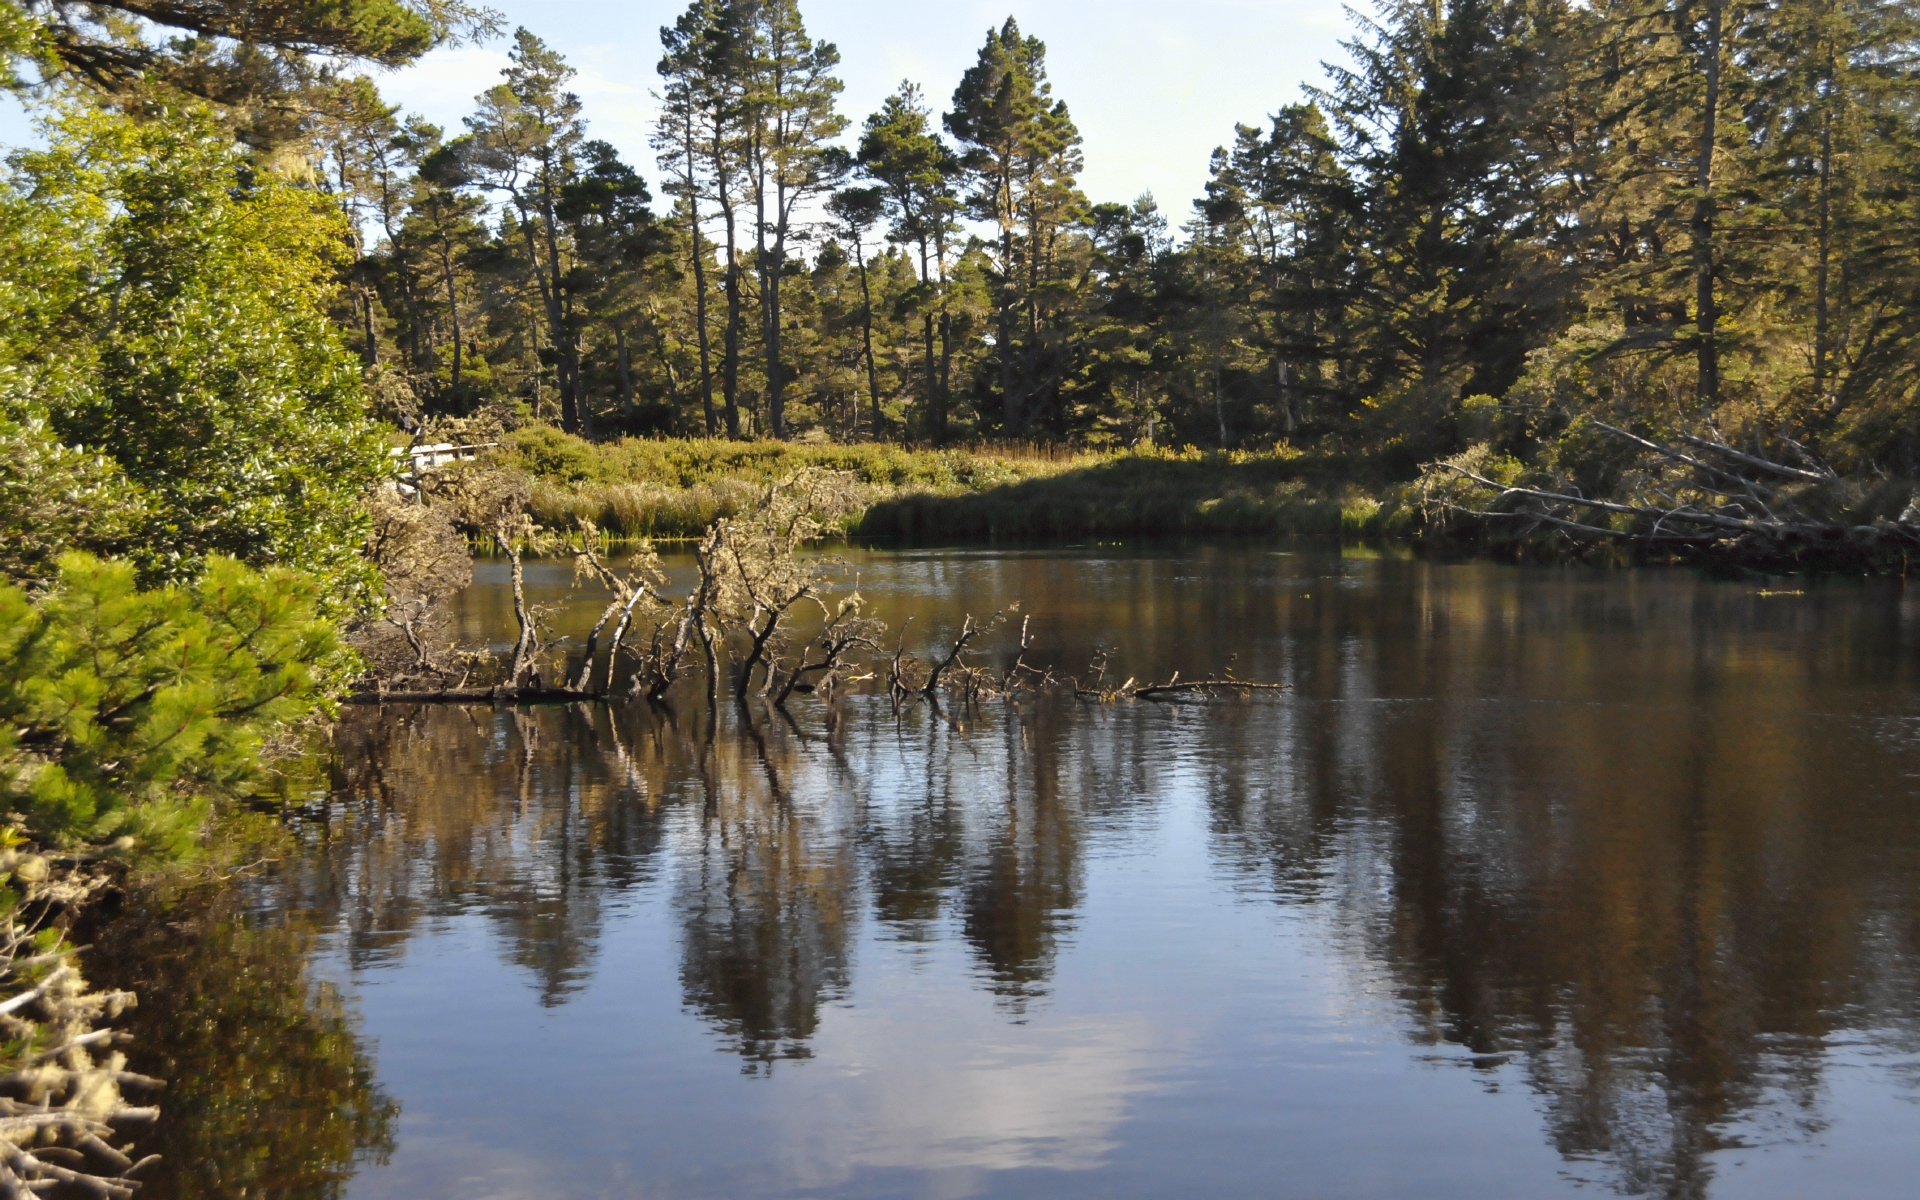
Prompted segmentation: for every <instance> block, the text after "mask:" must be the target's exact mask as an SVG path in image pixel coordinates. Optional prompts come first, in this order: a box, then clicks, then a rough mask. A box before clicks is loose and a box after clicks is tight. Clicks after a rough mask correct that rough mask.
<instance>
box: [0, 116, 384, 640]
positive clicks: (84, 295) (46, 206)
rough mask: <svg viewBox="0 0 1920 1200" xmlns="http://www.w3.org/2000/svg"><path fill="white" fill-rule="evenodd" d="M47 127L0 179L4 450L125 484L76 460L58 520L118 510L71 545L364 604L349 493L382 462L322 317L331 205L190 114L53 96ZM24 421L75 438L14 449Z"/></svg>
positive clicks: (155, 570) (336, 221) (26, 431)
mask: <svg viewBox="0 0 1920 1200" xmlns="http://www.w3.org/2000/svg"><path fill="white" fill-rule="evenodd" d="M45 131H46V133H47V136H48V138H49V141H50V144H49V146H48V147H47V148H46V149H44V150H33V151H21V152H17V153H16V154H15V155H14V156H13V158H12V159H11V162H10V169H9V171H8V174H7V177H6V180H5V186H4V189H0V400H4V401H5V404H6V410H5V412H6V417H7V420H8V424H7V425H6V426H5V428H4V429H0V434H4V436H5V437H6V438H7V440H8V443H9V444H10V445H18V446H22V447H25V448H24V449H20V450H13V451H10V452H9V453H10V457H17V458H18V457H32V458H37V459H39V460H42V461H51V460H60V459H62V457H63V454H64V458H65V459H66V460H71V461H75V462H78V461H82V460H83V459H87V458H89V457H91V456H98V457H104V458H105V459H106V460H109V461H110V462H111V463H112V464H113V466H114V468H115V469H116V471H117V473H118V474H120V475H121V476H123V477H124V481H125V483H126V485H127V487H126V488H124V489H122V488H119V487H117V486H112V485H109V483H108V482H107V480H106V478H105V475H104V474H103V473H102V472H101V471H97V470H93V469H92V468H89V472H90V475H91V481H90V482H89V483H87V484H86V485H85V486H81V487H80V494H77V495H76V497H75V504H76V506H77V508H76V512H75V514H74V516H73V519H72V522H71V523H72V524H73V525H74V526H75V527H76V529H77V530H78V529H82V527H85V526H88V525H89V523H90V522H92V521H94V518H93V517H91V516H87V515H85V514H84V513H81V512H80V511H78V510H79V509H86V510H88V511H89V512H91V511H97V506H96V504H95V503H94V502H95V501H98V502H101V503H106V502H111V504H112V505H113V507H114V508H115V509H116V510H119V512H120V513H121V515H122V516H123V517H124V518H125V519H126V520H127V522H128V526H129V527H128V528H126V530H125V532H124V536H119V531H118V530H116V531H114V532H115V534H116V537H115V538H96V537H82V538H81V539H80V540H79V543H78V544H81V545H84V546H87V547H89V548H94V549H103V550H114V549H121V548H122V547H124V550H123V552H124V553H127V554H129V555H131V556H132V557H133V558H134V560H135V561H136V562H137V563H138V564H139V566H140V568H141V570H142V572H143V575H144V576H145V577H146V578H147V579H149V580H166V581H172V582H180V581H184V580H188V579H191V578H193V577H194V576H195V575H196V574H198V573H199V571H200V570H201V569H202V566H203V565H204V563H205V562H206V560H207V559H208V557H209V556H213V555H225V556H229V557H233V558H238V559H241V560H244V561H246V562H250V563H253V564H256V565H261V566H265V565H276V566H287V567H293V568H297V569H300V570H304V571H308V572H311V573H313V574H314V575H315V576H316V577H318V578H319V579H320V580H322V581H323V583H324V585H325V588H326V592H327V595H328V597H329V600H330V602H331V603H334V604H337V605H351V604H355V603H359V602H363V601H364V600H365V599H366V598H367V597H368V595H369V592H368V590H367V589H368V585H369V582H370V581H369V577H368V574H367V572H366V570H365V567H364V565H363V564H362V563H361V561H360V559H359V554H358V551H359V546H360V544H361V543H362V541H363V540H364V536H365V534H364V529H365V519H364V516H363V514H362V513H361V512H360V500H361V498H362V497H363V496H364V495H365V493H366V492H367V491H368V489H369V488H371V487H372V486H374V484H375V483H376V482H377V481H378V480H380V479H381V478H382V477H383V476H384V475H385V474H386V471H387V466H386V459H385V451H384V447H383V445H382V443H381V441H380V439H379V438H378V437H377V435H376V434H375V432H374V430H373V427H372V426H371V425H370V424H369V423H368V422H367V421H366V420H365V418H364V415H363V413H364V407H365V400H364V395H363V389H362V386H361V383H360V376H359V364H358V363H357V362H356V361H355V359H354V358H353V357H352V356H351V355H349V354H348V353H347V352H346V351H345V350H344V349H343V347H342V346H341V345H340V343H339V340H338V338H337V336H336V334H335V333H334V331H333V329H332V327H331V326H330V324H329V322H328V321H327V319H326V316H325V310H326V305H327V304H328V303H329V302H330V299H331V297H332V295H333V293H334V290H335V287H336V271H337V269H338V266H339V264H340V250H341V246H342V244H343V241H344V232H345V230H344V227H343V224H342V220H341V218H340V216H339V215H338V213H337V212H336V211H335V210H334V209H333V208H332V206H331V205H329V204H327V203H326V202H325V201H324V200H322V199H321V198H320V197H318V196H316V195H314V194H313V193H311V192H308V191H303V190H301V189H298V188H295V187H293V186H291V185H289V184H288V183H286V182H283V181H281V180H280V179H278V178H277V177H275V176H274V175H272V174H271V173H268V172H263V171H259V170H257V169H255V168H254V167H252V166H251V165H250V164H249V163H248V162H247V161H246V160H245V159H244V158H243V157H242V156H241V155H240V153H239V152H238V150H237V149H236V148H235V146H234V145H233V144H232V142H231V141H230V140H228V139H227V138H226V137H225V136H224V135H222V134H221V133H220V132H219V131H218V130H217V128H216V127H214V125H213V124H212V123H211V120H210V118H208V117H207V116H205V115H204V114H202V113H197V112H194V111H176V112H172V113H168V114H165V115H163V116H159V117H157V118H156V119H153V120H146V121H142V120H136V119H134V118H131V117H128V116H123V115H118V114H113V113H107V112H101V111H94V110H88V109H83V108H78V107H70V108H67V109H64V110H61V111H58V112H56V113H55V114H54V115H53V116H52V117H51V118H50V119H49V120H48V121H47V122H46V124H45ZM43 422H44V427H45V429H46V430H49V431H51V432H52V433H54V434H55V435H56V436H57V437H58V438H59V439H60V441H61V442H63V443H65V444H67V445H69V446H74V447H79V448H81V449H80V450H79V451H76V452H72V453H65V452H63V454H56V453H55V452H53V451H51V450H47V449H46V448H45V447H44V446H42V448H41V449H38V450H34V449H32V448H31V447H32V441H31V439H32V437H33V436H37V435H33V434H32V433H31V431H32V430H35V429H38V428H39V427H40V425H41V423H43ZM76 486H79V485H76ZM127 492H137V494H138V497H139V499H138V502H137V503H133V502H131V500H130V497H129V496H128V495H127V494H126V493H127ZM83 531H84V530H83Z"/></svg>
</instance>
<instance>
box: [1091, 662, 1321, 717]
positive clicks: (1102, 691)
mask: <svg viewBox="0 0 1920 1200" xmlns="http://www.w3.org/2000/svg"><path fill="white" fill-rule="evenodd" d="M1109 660H1110V654H1109V652H1107V651H1104V650H1103V651H1101V652H1100V653H1099V654H1097V655H1095V656H1094V659H1093V664H1092V665H1093V668H1094V682H1093V686H1092V687H1082V686H1081V685H1080V681H1079V680H1078V679H1075V680H1074V681H1073V694H1074V696H1075V697H1077V698H1079V699H1082V700H1096V701H1098V702H1100V703H1101V704H1112V703H1113V702H1115V701H1116V700H1165V699H1169V698H1171V697H1175V696H1228V695H1238V696H1242V697H1246V696H1252V695H1254V694H1256V693H1268V694H1272V693H1279V692H1286V691H1291V690H1292V687H1291V685H1289V684H1284V683H1261V682H1258V681H1256V680H1252V679H1241V678H1239V677H1238V676H1236V675H1235V674H1234V673H1233V672H1232V671H1231V670H1227V671H1223V672H1221V673H1220V674H1219V675H1212V676H1208V677H1207V678H1205V679H1185V680H1183V679H1181V678H1180V672H1178V671H1175V672H1174V673H1173V677H1172V678H1171V679H1169V680H1167V681H1166V682H1165V683H1152V682H1148V683H1141V682H1140V681H1138V680H1136V679H1134V678H1133V677H1132V676H1128V677H1127V681H1126V682H1125V683H1122V684H1120V685H1119V686H1118V687H1111V688H1110V687H1107V686H1106V678H1107V665H1108V662H1109Z"/></svg>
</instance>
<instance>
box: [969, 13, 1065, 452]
mask: <svg viewBox="0 0 1920 1200" xmlns="http://www.w3.org/2000/svg"><path fill="white" fill-rule="evenodd" d="M1046 56H1047V48H1046V46H1045V44H1044V43H1042V42H1041V41H1040V39H1038V38H1033V37H1023V36H1022V35H1021V33H1020V27H1019V25H1018V24H1016V23H1015V22H1014V20H1013V18H1011V17H1009V18H1007V21H1006V24H1004V25H1002V26H1001V27H1000V29H999V30H998V31H990V32H989V33H988V34H987V40H986V44H985V45H984V46H982V47H981V48H980V55H979V59H978V61H977V62H976V63H975V64H974V65H973V66H971V67H969V68H967V71H966V73H965V74H964V75H963V76H961V79H960V86H959V87H957V88H956V89H954V93H953V111H952V112H950V113H948V114H947V116H946V119H945V120H946V127H947V132H949V133H951V134H952V135H953V136H954V139H955V140H956V141H958V142H959V143H960V145H961V146H962V148H963V153H962V156H961V163H962V165H963V167H964V168H965V170H966V172H967V178H968V182H969V185H970V191H969V194H968V195H967V204H968V211H969V212H970V213H971V215H972V216H973V217H974V218H975V219H976V220H979V221H983V222H985V223H987V224H989V225H991V226H993V227H994V229H995V230H996V232H997V234H998V240H997V242H996V256H995V261H994V267H995V275H996V277H997V278H996V280H995V283H996V285H997V292H998V295H997V296H996V297H995V309H996V312H995V326H996V328H995V345H994V354H995V356H996V357H997V358H998V360H999V385H1000V399H1001V427H1002V429H1003V430H1004V431H1005V432H1006V433H1008V434H1019V433H1023V432H1025V430H1026V428H1027V424H1028V422H1029V420H1030V419H1031V418H1032V417H1033V416H1034V415H1035V413H1036V411H1037V410H1039V409H1040V408H1041V407H1042V406H1043V405H1044V404H1046V403H1047V402H1048V401H1049V400H1050V399H1051V398H1052V397H1051V396H1050V395H1049V392H1050V391H1051V390H1052V389H1055V388H1057V387H1058V385H1059V383H1060V381H1061V379H1062V377H1063V376H1064V374H1065V366H1066V364H1065V356H1064V354H1063V353H1062V352H1061V351H1062V347H1061V346H1060V344H1059V343H1060V340H1061V339H1060V338H1059V337H1058V336H1057V334H1058V333H1059V332H1060V331H1059V330H1058V329H1057V328H1054V327H1053V324H1054V323H1053V322H1052V321H1051V319H1050V318H1051V310H1053V309H1054V308H1056V307H1057V305H1056V304H1055V303H1054V302H1055V301H1057V299H1058V295H1057V289H1056V287H1055V285H1056V284H1058V283H1059V282H1060V279H1059V274H1058V269H1059V267H1060V265H1061V263H1062V261H1063V259H1064V258H1065V251H1066V249H1067V247H1066V246H1065V245H1064V244H1063V243H1064V242H1065V240H1066V238H1067V237H1068V236H1069V232H1070V230H1071V229H1072V227H1073V226H1074V224H1075V223H1076V222H1077V221H1078V220H1079V219H1080V218H1081V215H1082V213H1083V212H1084V209H1085V206H1086V202H1085V199H1084V198H1083V197H1082V196H1081V195H1080V192H1079V189H1078V188H1077V187H1076V186H1075V178H1076V177H1077V176H1078V174H1079V172H1080V168H1081V166H1082V165H1083V163H1082V158H1081V153H1080V131H1079V130H1078V129H1077V128H1076V127H1075V126H1074V124H1073V119H1072V117H1071V116H1070V115H1069V114H1068V112H1067V105H1066V102H1065V101H1064V100H1056V99H1054V98H1053V85H1052V84H1051V83H1049V82H1048V80H1047V64H1046ZM1043 317H1047V318H1049V319H1048V320H1047V321H1046V322H1045V324H1046V325H1047V326H1048V327H1047V328H1045V329H1043ZM1022 325H1024V326H1025V328H1021V326H1022Z"/></svg>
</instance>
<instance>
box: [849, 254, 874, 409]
mask: <svg viewBox="0 0 1920 1200" xmlns="http://www.w3.org/2000/svg"><path fill="white" fill-rule="evenodd" d="M861 242H862V239H861V237H860V235H859V233H858V231H856V232H855V234H854V238H853V260H854V263H855V264H856V265H857V266H858V267H859V268H860V337H861V340H862V341H863V342H864V343H865V346H866V351H867V395H868V397H870V398H871V400H872V402H873V437H874V440H875V441H878V440H879V439H880V371H879V369H878V368H876V367H875V366H874V365H873V293H872V292H871V291H870V290H868V287H867V250H866V247H865V246H864V245H862V244H861ZM854 411H855V412H858V411H859V409H858V407H857V406H856V407H855V409H854Z"/></svg>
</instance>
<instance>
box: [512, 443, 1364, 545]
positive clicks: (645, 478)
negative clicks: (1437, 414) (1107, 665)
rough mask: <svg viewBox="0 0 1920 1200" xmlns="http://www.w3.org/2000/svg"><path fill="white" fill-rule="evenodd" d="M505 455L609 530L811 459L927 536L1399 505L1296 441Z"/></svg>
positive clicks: (677, 516) (855, 517)
mask: <svg viewBox="0 0 1920 1200" xmlns="http://www.w3.org/2000/svg"><path fill="white" fill-rule="evenodd" d="M500 461H501V464H502V465H504V466H509V467H513V468H517V469H519V470H521V471H524V472H525V473H526V474H527V475H529V476H530V477H531V478H532V508H531V511H532V514H533V516H534V519H535V520H537V521H538V522H539V523H540V524H542V525H544V526H547V527H549V528H561V529H566V528H572V527H574V526H575V524H576V523H577V522H576V519H577V518H586V519H587V520H590V521H592V522H593V523H594V525H596V526H597V527H598V528H599V529H601V530H603V531H605V533H606V534H608V535H610V536H612V537H614V538H641V537H647V538H655V539H662V540H670V539H675V538H693V537H698V536H699V535H700V533H701V531H702V530H704V529H705V528H706V527H707V526H709V525H711V524H712V523H713V522H714V521H715V520H717V519H719V518H722V517H733V516H738V515H740V514H741V513H744V512H746V511H747V510H748V509H749V508H750V507H751V506H752V504H753V502H754V499H755V497H756V496H757V495H758V494H759V492H760V491H761V490H762V489H764V488H765V487H766V485H767V484H769V483H771V482H773V481H774V480H776V479H780V478H784V477H787V476H790V475H792V474H793V473H794V472H796V471H800V470H803V469H807V468H818V469H826V470H833V471H844V472H846V473H848V474H849V475H850V476H852V478H853V480H854V486H855V489H856V492H857V494H858V496H859V500H860V506H859V507H858V509H857V510H856V511H855V512H854V513H853V514H852V515H851V516H849V517H848V518H847V519H846V521H845V522H844V526H843V528H842V529H840V530H838V531H837V532H842V533H846V534H850V535H857V536H862V537H872V538H876V539H884V540H898V541H908V542H921V543H928V542H991V541H1020V540H1060V539H1078V538H1104V537H1116V538H1119V537H1183V536H1213V535H1240V536H1248V535H1304V536H1319V537H1328V538H1334V537H1347V538H1355V537H1371V536H1376V535H1379V534H1381V533H1384V532H1388V531H1389V529H1390V527H1391V526H1392V524H1393V522H1394V520H1395V518H1396V516H1397V514H1398V513H1399V511H1400V507H1399V506H1398V505H1397V504H1395V503H1394V502H1393V501H1392V499H1391V497H1390V496H1389V497H1388V498H1387V499H1386V500H1385V501H1384V502H1383V499H1382V495H1383V494H1384V493H1380V490H1379V489H1373V490H1372V491H1369V490H1368V489H1366V488H1363V487H1361V486H1359V485H1357V484H1355V483H1353V482H1351V481H1350V479H1349V473H1348V470H1347V464H1346V463H1345V462H1344V461H1342V460H1338V459H1331V458H1325V457H1313V456H1307V455H1303V454H1300V453H1298V452H1294V451H1288V450H1285V449H1280V450H1275V451H1268V452H1245V451H1230V452H1225V453H1222V452H1217V451H1200V450H1193V449H1187V450H1170V449H1158V448H1148V449H1137V450H1127V451H1118V452H1111V451H1110V452H1094V451H1085V450H1075V449H1072V448H1067V447H1059V446H1049V445H1035V444H1016V445H988V444H981V445H973V446H966V447H948V448H943V449H938V450H914V449H905V448H902V447H898V446H883V445H809V444H804V443H789V442H729V441H724V440H717V439H681V440H643V439H638V438H632V439H626V440H623V441H619V442H608V443H592V442H587V441H583V440H581V439H579V438H573V437H569V436H567V435H565V434H563V433H560V432H558V431H556V430H553V429H548V428H534V429H526V430H521V431H519V432H518V433H516V434H514V435H513V436H512V438H511V440H510V441H509V443H508V445H507V446H506V447H504V448H503V450H502V451H501V454H500ZM1376 493H1378V494H1376Z"/></svg>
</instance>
